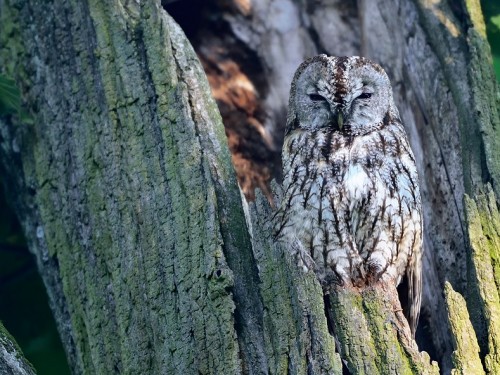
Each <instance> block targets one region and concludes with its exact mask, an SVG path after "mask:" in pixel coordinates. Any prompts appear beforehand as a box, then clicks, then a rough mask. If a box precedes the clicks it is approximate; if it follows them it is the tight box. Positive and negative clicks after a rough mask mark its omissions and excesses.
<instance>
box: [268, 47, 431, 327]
mask: <svg viewBox="0 0 500 375" xmlns="http://www.w3.org/2000/svg"><path fill="white" fill-rule="evenodd" d="M282 159H283V169H284V170H283V172H284V181H283V199H282V202H281V205H280V208H279V210H278V212H277V214H276V217H275V228H276V237H277V238H278V239H279V240H281V241H284V242H285V243H286V245H287V247H288V248H289V249H291V251H292V252H294V253H295V254H297V256H298V261H299V264H300V265H301V266H302V267H303V268H304V269H305V270H309V269H313V270H314V271H315V273H316V275H317V277H318V278H319V280H320V281H321V283H322V285H323V286H324V288H326V289H328V288H329V287H330V286H332V285H344V286H349V285H352V286H357V287H364V286H368V285H373V284H374V283H376V282H378V281H380V280H383V281H385V282H393V283H394V284H395V285H398V284H399V283H400V282H401V280H402V278H403V276H406V277H407V279H408V298H409V309H407V310H408V311H406V313H407V316H408V318H409V323H410V327H411V330H412V333H414V332H415V328H416V324H417V321H418V315H419V310H420V300H421V297H420V296H421V289H422V283H421V248H422V213H421V211H422V210H421V202H420V193H419V186H418V176H417V171H416V166H415V160H414V157H413V154H412V151H411V149H410V145H409V143H408V139H407V136H406V133H405V130H404V128H403V125H402V123H401V121H400V119H399V114H398V110H397V108H396V106H395V105H394V101H393V98H392V88H391V85H390V82H389V79H388V77H387V75H386V73H385V72H384V70H383V69H382V68H381V67H380V66H379V65H377V64H375V63H373V62H371V61H369V60H367V59H365V58H362V57H327V56H326V55H320V56H316V57H314V58H312V59H309V60H307V61H305V62H304V63H303V64H302V65H301V66H300V67H299V68H298V70H297V72H296V74H295V77H294V79H293V82H292V87H291V91H290V103H289V113H288V119H287V126H286V134H285V141H284V145H283V151H282Z"/></svg>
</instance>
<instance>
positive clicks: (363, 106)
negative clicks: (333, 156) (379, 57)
mask: <svg viewBox="0 0 500 375" xmlns="http://www.w3.org/2000/svg"><path fill="white" fill-rule="evenodd" d="M397 113H398V112H397V109H396V107H395V105H394V101H393V98H392V88H391V83H390V81H389V78H388V77H387V74H386V73H385V71H384V69H382V68H381V67H380V66H379V65H378V64H375V63H374V62H372V61H370V60H368V59H366V58H364V57H357V56H353V57H329V56H326V55H319V56H315V57H313V58H310V59H308V60H306V61H304V62H303V63H302V64H301V65H300V66H299V68H298V69H297V71H296V73H295V76H294V78H293V81H292V87H291V90H290V102H289V112H288V118H287V126H286V133H285V134H289V133H290V132H292V131H293V130H295V129H302V130H305V131H316V130H321V129H322V128H325V129H328V130H331V131H338V132H341V133H344V134H346V135H347V134H350V135H353V136H356V135H363V134H367V133H369V132H371V131H373V130H376V129H379V128H381V127H382V126H383V125H384V121H385V122H387V121H388V120H389V117H390V116H391V115H392V116H398V114H397Z"/></svg>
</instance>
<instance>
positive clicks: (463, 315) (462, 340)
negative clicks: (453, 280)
mask: <svg viewBox="0 0 500 375" xmlns="http://www.w3.org/2000/svg"><path fill="white" fill-rule="evenodd" d="M444 293H445V296H446V305H447V311H448V319H449V322H450V326H451V331H452V333H453V336H452V337H453V350H454V352H453V356H452V361H453V365H454V367H455V368H454V369H453V370H452V374H455V375H459V374H463V375H466V374H477V375H481V374H484V369H483V365H482V363H481V359H480V358H479V345H478V343H477V339H476V333H475V332H474V329H473V328H472V324H471V322H470V320H469V312H468V311H467V306H466V303H465V299H464V298H463V297H462V296H461V295H460V294H459V293H457V292H455V291H454V290H453V288H452V286H451V284H450V283H446V284H445V287H444Z"/></svg>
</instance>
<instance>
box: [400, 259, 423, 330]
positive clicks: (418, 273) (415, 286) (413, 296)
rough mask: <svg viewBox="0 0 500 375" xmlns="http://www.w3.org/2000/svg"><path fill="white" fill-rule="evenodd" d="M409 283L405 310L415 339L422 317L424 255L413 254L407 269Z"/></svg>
mask: <svg viewBox="0 0 500 375" xmlns="http://www.w3.org/2000/svg"><path fill="white" fill-rule="evenodd" d="M406 278H407V282H408V300H407V301H406V302H407V305H406V309H403V310H404V312H405V315H406V318H407V319H408V323H409V324H410V329H411V334H412V336H413V337H415V331H416V330H417V324H418V318H419V316H420V305H421V304H422V253H421V251H416V252H414V253H413V254H412V257H411V259H410V262H409V263H408V267H407V268H406Z"/></svg>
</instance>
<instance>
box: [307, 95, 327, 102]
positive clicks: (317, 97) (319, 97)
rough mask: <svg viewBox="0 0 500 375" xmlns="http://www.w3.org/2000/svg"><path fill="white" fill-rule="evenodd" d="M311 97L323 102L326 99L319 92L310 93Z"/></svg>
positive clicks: (314, 100)
mask: <svg viewBox="0 0 500 375" xmlns="http://www.w3.org/2000/svg"><path fill="white" fill-rule="evenodd" d="M309 99H311V100H312V101H313V102H322V101H324V100H326V99H325V98H324V97H322V96H321V95H319V94H309Z"/></svg>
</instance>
